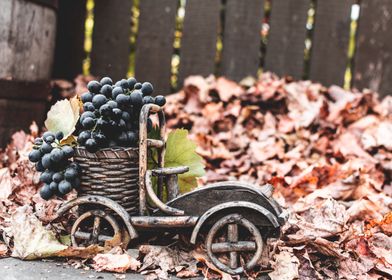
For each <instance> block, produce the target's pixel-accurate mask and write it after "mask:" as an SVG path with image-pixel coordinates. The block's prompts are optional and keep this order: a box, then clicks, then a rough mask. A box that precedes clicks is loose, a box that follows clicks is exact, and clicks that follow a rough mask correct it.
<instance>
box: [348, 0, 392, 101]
mask: <svg viewBox="0 0 392 280" xmlns="http://www.w3.org/2000/svg"><path fill="white" fill-rule="evenodd" d="M391 29H392V5H391V1H389V0H378V1H362V2H361V12H360V18H359V25H358V31H357V34H358V35H357V49H356V54H355V59H354V77H353V78H354V86H355V87H356V88H359V89H362V88H370V89H372V90H374V91H378V92H379V93H380V94H381V95H382V96H385V95H387V94H391V93H392V37H391V36H390V31H391Z"/></svg>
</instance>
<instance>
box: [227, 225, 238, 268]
mask: <svg viewBox="0 0 392 280" xmlns="http://www.w3.org/2000/svg"><path fill="white" fill-rule="evenodd" d="M227 239H228V241H229V242H230V243H231V244H236V243H237V241H238V225H237V224H229V225H228V226H227ZM237 266H238V254H237V252H236V251H232V252H230V267H231V268H237Z"/></svg>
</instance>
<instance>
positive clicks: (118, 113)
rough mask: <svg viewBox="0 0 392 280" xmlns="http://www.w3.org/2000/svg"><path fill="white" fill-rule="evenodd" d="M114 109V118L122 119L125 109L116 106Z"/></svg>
mask: <svg viewBox="0 0 392 280" xmlns="http://www.w3.org/2000/svg"><path fill="white" fill-rule="evenodd" d="M112 111H113V119H114V120H119V119H121V117H122V113H123V111H122V110H121V109H118V108H114V109H113V110H112Z"/></svg>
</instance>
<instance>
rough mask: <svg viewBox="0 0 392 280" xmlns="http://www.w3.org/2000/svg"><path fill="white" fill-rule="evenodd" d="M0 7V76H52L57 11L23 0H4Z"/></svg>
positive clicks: (40, 77) (21, 77)
mask: <svg viewBox="0 0 392 280" xmlns="http://www.w3.org/2000/svg"><path fill="white" fill-rule="evenodd" d="M0 7H1V9H0V66H1V67H0V79H1V78H13V79H16V80H23V81H37V80H46V79H49V78H50V75H51V73H52V65H53V54H54V45H55V35H56V12H55V11H54V10H53V9H51V8H49V7H46V6H42V5H39V4H36V3H33V2H26V1H22V0H2V1H1V4H0Z"/></svg>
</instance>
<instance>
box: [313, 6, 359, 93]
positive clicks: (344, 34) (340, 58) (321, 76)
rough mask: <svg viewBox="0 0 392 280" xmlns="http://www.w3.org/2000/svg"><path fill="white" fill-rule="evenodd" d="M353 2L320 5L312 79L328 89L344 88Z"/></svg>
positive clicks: (314, 45)
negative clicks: (336, 86)
mask: <svg viewBox="0 0 392 280" xmlns="http://www.w3.org/2000/svg"><path fill="white" fill-rule="evenodd" d="M353 3H354V1H353V0H329V1H318V2H317V6H316V16H315V25H314V34H313V41H312V53H311V60H310V73H309V78H310V79H311V80H313V81H316V82H320V83H322V84H323V85H325V86H330V85H333V84H335V85H339V86H343V84H344V74H345V71H346V67H347V62H348V43H349V37H350V23H351V18H350V13H351V6H352V4H353Z"/></svg>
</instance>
